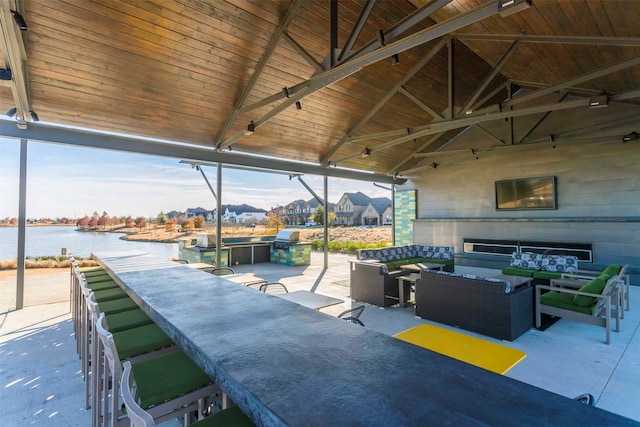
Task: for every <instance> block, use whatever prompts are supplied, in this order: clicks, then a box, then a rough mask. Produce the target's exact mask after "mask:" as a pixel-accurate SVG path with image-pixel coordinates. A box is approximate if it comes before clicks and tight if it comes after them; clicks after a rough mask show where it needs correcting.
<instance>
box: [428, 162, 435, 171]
mask: <svg viewBox="0 0 640 427" xmlns="http://www.w3.org/2000/svg"><path fill="white" fill-rule="evenodd" d="M427 167H428V168H429V169H436V168H437V167H438V164H437V163H436V162H433V163H431V164H430V165H428V166H427Z"/></svg>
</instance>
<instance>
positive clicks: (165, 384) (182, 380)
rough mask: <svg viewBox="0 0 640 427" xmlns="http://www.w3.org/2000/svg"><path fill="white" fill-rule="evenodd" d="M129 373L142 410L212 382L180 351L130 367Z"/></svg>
mask: <svg viewBox="0 0 640 427" xmlns="http://www.w3.org/2000/svg"><path fill="white" fill-rule="evenodd" d="M131 370H132V371H133V375H134V377H135V379H136V384H137V386H138V397H139V399H140V406H141V407H142V408H143V409H148V408H149V407H151V406H153V405H157V404H159V403H162V402H165V401H167V400H170V399H174V398H176V397H178V396H180V395H182V394H185V393H188V392H190V391H193V390H197V389H199V388H201V387H204V386H206V385H207V384H210V383H211V382H212V381H211V378H209V377H208V376H207V374H205V373H204V371H202V369H200V368H199V367H198V366H197V365H196V364H195V363H193V362H192V361H191V359H189V356H187V355H186V354H185V353H184V352H182V351H178V352H176V353H170V354H167V355H164V356H159V357H156V358H153V359H151V360H145V361H144V362H138V363H133V364H132V365H131Z"/></svg>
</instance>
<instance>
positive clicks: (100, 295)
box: [93, 288, 128, 303]
mask: <svg viewBox="0 0 640 427" xmlns="http://www.w3.org/2000/svg"><path fill="white" fill-rule="evenodd" d="M93 295H94V296H95V298H96V302H97V303H101V302H104V301H111V300H114V299H120V298H124V297H126V296H128V295H127V293H126V292H125V291H123V290H122V289H121V288H112V289H105V290H103V291H95V292H94V293H93Z"/></svg>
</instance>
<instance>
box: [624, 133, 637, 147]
mask: <svg viewBox="0 0 640 427" xmlns="http://www.w3.org/2000/svg"><path fill="white" fill-rule="evenodd" d="M637 140H638V132H631V133H630V134H628V135H625V136H623V137H622V142H623V143H624V144H626V143H627V142H635V141H637Z"/></svg>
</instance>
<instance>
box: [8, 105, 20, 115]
mask: <svg viewBox="0 0 640 427" xmlns="http://www.w3.org/2000/svg"><path fill="white" fill-rule="evenodd" d="M17 112H18V109H17V108H16V107H13V108H9V111H7V116H9V117H13V116H15V115H16V113H17Z"/></svg>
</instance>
